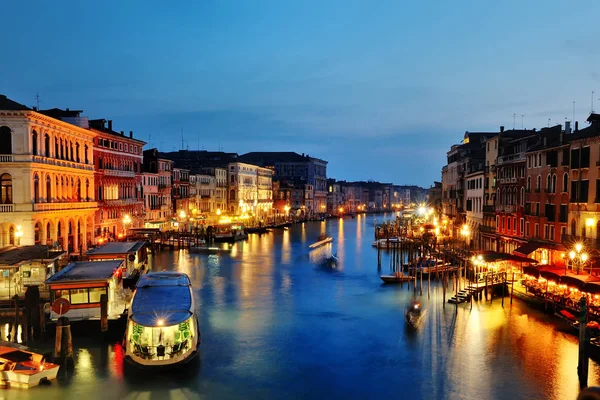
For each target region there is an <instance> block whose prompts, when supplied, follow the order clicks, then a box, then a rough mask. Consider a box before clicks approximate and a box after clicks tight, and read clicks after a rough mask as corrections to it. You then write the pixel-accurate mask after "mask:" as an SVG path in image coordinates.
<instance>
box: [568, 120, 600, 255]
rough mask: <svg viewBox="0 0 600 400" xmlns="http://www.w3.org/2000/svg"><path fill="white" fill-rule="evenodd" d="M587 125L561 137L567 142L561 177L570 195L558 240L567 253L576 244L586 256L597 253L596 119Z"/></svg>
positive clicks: (599, 178)
mask: <svg viewBox="0 0 600 400" xmlns="http://www.w3.org/2000/svg"><path fill="white" fill-rule="evenodd" d="M587 121H588V122H589V123H590V126H588V127H586V128H584V129H581V130H577V129H576V131H575V132H574V133H573V134H572V135H567V136H565V138H567V140H568V141H569V142H570V149H569V150H570V151H569V159H568V160H566V161H567V162H568V163H569V171H568V172H569V174H568V178H566V177H564V174H563V179H564V180H567V179H568V184H569V191H570V193H569V214H568V220H569V222H568V227H567V234H565V235H562V238H561V239H563V244H564V245H565V246H567V248H569V249H570V248H572V247H573V245H574V244H575V243H577V242H579V243H582V244H583V245H584V249H585V251H588V252H589V251H592V250H598V249H600V247H599V245H598V244H599V240H600V173H599V170H600V115H599V114H591V115H590V116H589V118H588V119H587ZM563 183H564V182H563Z"/></svg>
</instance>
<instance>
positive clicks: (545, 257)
mask: <svg viewBox="0 0 600 400" xmlns="http://www.w3.org/2000/svg"><path fill="white" fill-rule="evenodd" d="M568 130H569V128H568V127H567V131H566V132H565V133H563V131H562V127H561V126H560V125H558V126H555V127H552V128H544V129H542V130H540V132H539V133H538V140H537V143H535V144H534V145H533V146H531V147H529V149H528V150H527V152H526V163H527V167H526V170H525V177H526V181H525V190H522V191H521V193H520V194H519V195H520V196H524V204H525V209H524V214H525V228H524V229H525V231H524V236H525V238H526V239H528V245H527V246H523V247H521V248H518V249H516V250H515V252H516V253H518V254H520V255H523V256H525V257H530V258H534V259H536V260H538V261H539V262H541V263H544V264H554V265H564V262H563V261H564V260H563V257H562V254H563V253H564V251H565V248H564V246H562V244H561V242H562V239H561V238H562V235H564V234H566V229H567V218H568V206H569V180H568V177H569V144H568V142H567V141H566V139H567V138H568V137H569V136H571V135H569V134H568V133H569V132H568Z"/></svg>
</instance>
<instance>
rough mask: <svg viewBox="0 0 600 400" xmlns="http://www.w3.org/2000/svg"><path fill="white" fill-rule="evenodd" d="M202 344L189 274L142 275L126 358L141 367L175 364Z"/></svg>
mask: <svg viewBox="0 0 600 400" xmlns="http://www.w3.org/2000/svg"><path fill="white" fill-rule="evenodd" d="M199 346H200V328H199V326H198V317H197V315H196V306H195V304H194V296H193V294H192V285H191V283H190V279H189V277H188V276H187V275H186V274H184V273H180V272H164V271H163V272H151V273H148V274H146V275H144V276H142V277H141V278H140V280H139V281H138V283H137V286H136V290H135V293H134V295H133V300H132V301H131V306H130V307H129V311H128V315H127V328H126V331H125V338H124V348H125V359H126V360H127V361H128V362H130V363H132V364H134V365H137V366H142V367H159V366H173V365H175V364H182V363H185V362H188V361H189V360H191V359H193V358H194V357H195V356H196V355H197V354H198V351H199Z"/></svg>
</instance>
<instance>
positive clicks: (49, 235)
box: [46, 222, 52, 240]
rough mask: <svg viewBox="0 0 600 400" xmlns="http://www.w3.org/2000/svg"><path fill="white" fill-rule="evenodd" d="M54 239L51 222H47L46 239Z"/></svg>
mask: <svg viewBox="0 0 600 400" xmlns="http://www.w3.org/2000/svg"><path fill="white" fill-rule="evenodd" d="M49 239H52V232H50V222H48V223H47V224H46V240H49Z"/></svg>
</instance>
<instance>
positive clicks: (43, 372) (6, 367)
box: [0, 346, 60, 388]
mask: <svg viewBox="0 0 600 400" xmlns="http://www.w3.org/2000/svg"><path fill="white" fill-rule="evenodd" d="M59 368H60V365H58V364H53V363H49V362H46V360H45V359H44V356H43V355H41V354H37V353H33V352H31V351H27V350H23V349H21V348H14V347H6V346H0V377H1V378H0V379H1V382H0V384H1V385H3V386H8V387H20V388H30V387H32V386H37V385H39V384H41V383H45V382H50V381H51V380H53V379H56V375H57V374H58V369H59Z"/></svg>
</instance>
